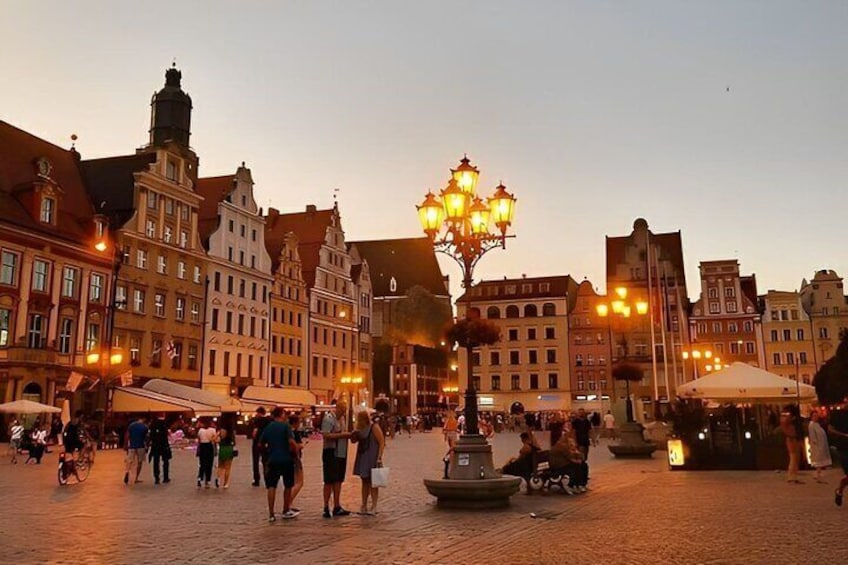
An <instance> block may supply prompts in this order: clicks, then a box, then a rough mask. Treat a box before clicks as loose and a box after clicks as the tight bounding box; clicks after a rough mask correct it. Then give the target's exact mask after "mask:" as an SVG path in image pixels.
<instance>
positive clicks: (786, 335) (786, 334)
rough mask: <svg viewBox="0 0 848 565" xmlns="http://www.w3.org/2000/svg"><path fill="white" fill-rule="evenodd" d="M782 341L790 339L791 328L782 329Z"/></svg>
mask: <svg viewBox="0 0 848 565" xmlns="http://www.w3.org/2000/svg"><path fill="white" fill-rule="evenodd" d="M783 341H792V330H783Z"/></svg>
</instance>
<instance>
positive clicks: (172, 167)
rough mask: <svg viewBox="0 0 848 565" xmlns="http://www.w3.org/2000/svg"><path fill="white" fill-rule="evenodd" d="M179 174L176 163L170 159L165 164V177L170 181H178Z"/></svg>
mask: <svg viewBox="0 0 848 565" xmlns="http://www.w3.org/2000/svg"><path fill="white" fill-rule="evenodd" d="M177 174H178V171H177V163H176V162H175V161H172V160H171V159H168V160H167V161H166V163H165V176H166V177H167V178H168V179H169V180H173V181H176V180H178V178H177Z"/></svg>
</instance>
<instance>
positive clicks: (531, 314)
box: [524, 304, 539, 318]
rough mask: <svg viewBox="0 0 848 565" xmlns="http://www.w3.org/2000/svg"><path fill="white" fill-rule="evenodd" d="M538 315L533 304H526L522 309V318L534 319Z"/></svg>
mask: <svg viewBox="0 0 848 565" xmlns="http://www.w3.org/2000/svg"><path fill="white" fill-rule="evenodd" d="M538 315H539V310H538V309H537V308H536V305H535V304H528V305H527V306H525V307H524V317H525V318H535V317H536V316H538Z"/></svg>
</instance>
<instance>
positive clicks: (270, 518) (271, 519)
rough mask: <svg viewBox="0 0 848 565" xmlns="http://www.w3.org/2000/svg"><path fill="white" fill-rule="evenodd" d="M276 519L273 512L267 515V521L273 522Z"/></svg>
mask: <svg viewBox="0 0 848 565" xmlns="http://www.w3.org/2000/svg"><path fill="white" fill-rule="evenodd" d="M276 521H277V517H276V516H274V515H273V514H271V515H270V516H268V522H270V523H273V522H276Z"/></svg>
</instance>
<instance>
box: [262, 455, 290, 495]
mask: <svg viewBox="0 0 848 565" xmlns="http://www.w3.org/2000/svg"><path fill="white" fill-rule="evenodd" d="M280 477H282V478H283V486H284V487H285V488H292V487H293V486H294V462H293V461H286V462H285V463H272V462H268V464H267V465H266V466H265V488H277V483H279V482H280Z"/></svg>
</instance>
